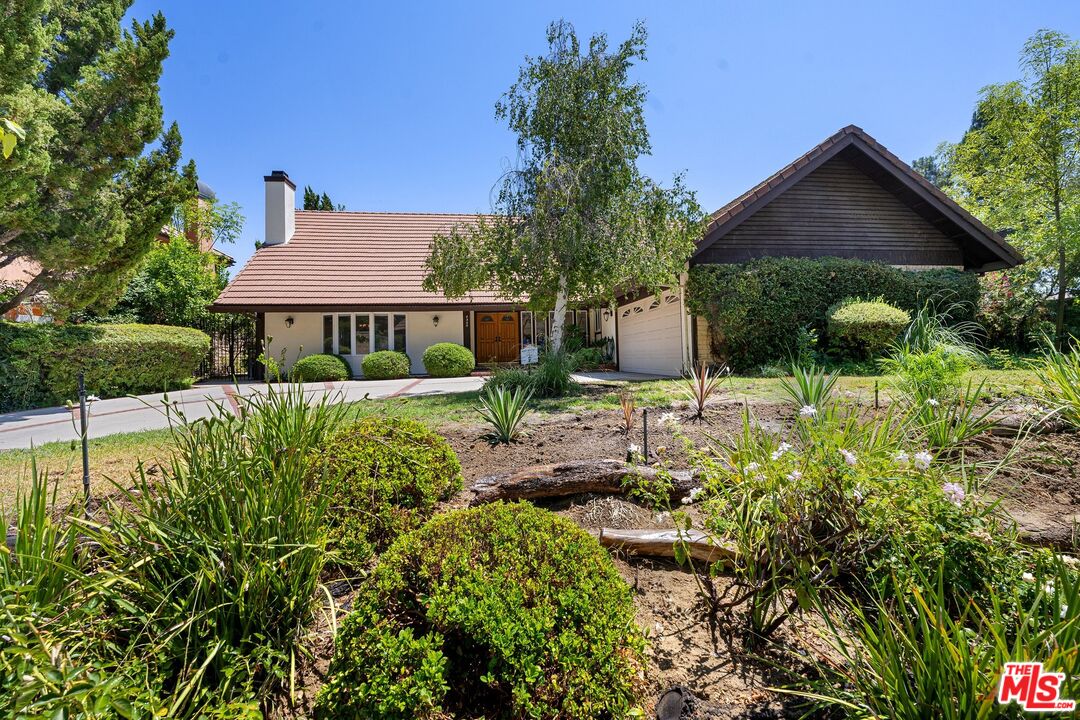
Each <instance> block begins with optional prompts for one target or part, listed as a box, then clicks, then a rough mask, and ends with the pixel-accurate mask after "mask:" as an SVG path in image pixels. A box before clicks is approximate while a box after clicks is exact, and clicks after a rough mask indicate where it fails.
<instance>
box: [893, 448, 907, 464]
mask: <svg viewBox="0 0 1080 720" xmlns="http://www.w3.org/2000/svg"><path fill="white" fill-rule="evenodd" d="M910 459H911V458H910V457H909V456H908V454H907V453H906V452H904V451H903V450H901V451H899V452H898V453H896V454H895V455H893V460H895V461H896V464H897V465H907V464H908V461H909V460H910Z"/></svg>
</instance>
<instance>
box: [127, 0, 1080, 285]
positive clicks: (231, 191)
mask: <svg viewBox="0 0 1080 720" xmlns="http://www.w3.org/2000/svg"><path fill="white" fill-rule="evenodd" d="M159 9H160V10H161V11H163V12H164V13H165V16H166V19H167V20H168V22H169V25H170V27H172V28H173V29H174V30H175V31H176V38H175V40H174V41H173V44H172V55H171V57H170V58H169V59H168V60H167V61H166V65H165V73H164V77H163V78H162V83H161V91H162V100H163V103H164V106H165V115H166V119H167V121H172V120H176V121H178V122H179V123H180V128H181V132H182V134H183V137H184V151H185V154H186V155H187V156H188V157H191V158H194V159H195V160H196V162H197V164H198V166H199V173H200V177H201V178H202V179H203V180H205V181H206V182H208V183H209V184H210V185H211V186H212V187H213V188H214V189H215V190H216V191H217V193H218V195H219V197H221V198H222V199H223V200H230V201H231V200H235V201H237V202H239V203H240V204H241V205H242V207H243V210H244V213H245V215H246V216H247V218H248V222H247V225H246V227H245V229H244V234H243V238H242V239H241V240H240V241H239V242H238V243H237V244H236V245H235V246H232V247H223V248H222V249H223V250H224V251H225V252H228V253H230V254H231V255H233V256H234V257H236V259H237V260H238V261H239V263H238V265H237V267H239V266H240V265H241V264H242V263H243V262H244V261H245V260H247V258H248V257H250V255H251V253H252V251H253V247H254V243H255V241H256V240H260V239H261V238H262V235H263V207H262V204H263V199H262V198H263V185H262V177H263V175H265V174H267V173H269V171H270V170H273V169H283V170H286V171H287V172H288V173H289V175H290V176H291V177H292V178H293V180H295V182H296V183H297V185H298V186H300V188H302V187H303V186H304V185H306V184H310V185H312V186H313V187H314V188H316V189H317V190H319V191H320V192H322V191H326V192H328V193H329V194H330V195H331V196H332V197H333V199H334V201H335V202H339V203H344V204H345V206H346V208H347V209H350V210H382V211H421V212H475V211H487V210H488V209H490V195H491V188H492V184H493V183H494V181H495V180H496V178H497V177H498V175H499V173H500V170H501V168H502V167H503V165H504V164H505V163H506V162H507V161H508V160H509V159H511V158H513V156H514V154H515V147H514V138H513V136H512V135H510V133H509V132H508V131H507V130H506V129H505V128H504V127H503V126H502V125H501V124H499V123H498V122H496V120H495V118H494V104H495V102H496V100H498V98H499V97H500V95H501V94H502V93H503V92H505V91H506V89H507V88H509V86H510V85H511V84H512V83H513V81H514V79H515V78H516V76H517V71H518V67H519V65H520V64H521V62H522V60H523V59H524V57H525V55H527V54H529V55H537V54H541V53H543V52H544V50H545V47H546V43H545V28H546V26H547V24H548V23H549V22H550V21H551V20H553V19H557V18H565V19H567V20H569V21H570V22H572V23H573V24H574V25H575V27H576V28H577V31H578V35H579V36H580V37H582V38H585V37H587V36H588V35H590V34H592V33H595V32H606V33H607V34H608V35H609V37H610V39H611V40H612V42H613V43H614V42H619V41H621V40H623V39H624V38H625V37H626V36H627V35H628V33H629V30H630V27H631V26H632V24H633V22H634V21H635V20H637V19H641V20H644V21H645V22H646V25H647V27H648V31H649V43H648V60H647V62H645V63H644V64H642V65H640V66H639V67H638V68H637V70H636V71H635V77H636V78H637V79H639V80H640V81H642V82H644V83H645V84H646V85H647V87H648V89H649V99H648V105H647V108H646V120H647V122H648V126H649V130H650V133H651V135H652V144H653V154H652V156H651V157H647V158H644V159H643V160H642V162H641V166H642V168H643V169H644V170H645V172H647V173H648V174H649V175H650V176H652V177H653V178H654V179H657V180H660V181H662V182H666V181H668V180H669V179H670V178H671V177H672V175H673V174H674V173H677V172H681V171H685V172H686V178H687V183H688V185H689V186H690V187H691V188H694V189H695V190H696V191H697V192H698V199H699V200H700V202H701V204H702V206H703V207H704V208H705V209H706V210H708V211H711V210H714V209H716V208H717V207H719V206H721V205H722V204H724V203H725V202H727V201H728V200H730V199H731V198H732V197H734V196H736V195H738V194H739V193H741V192H742V191H744V190H746V189H747V188H748V187H750V186H752V185H753V184H755V183H756V182H758V181H759V180H761V179H762V178H764V177H766V176H767V175H769V174H770V173H772V172H773V171H775V170H777V169H778V168H780V167H782V166H783V165H784V164H786V163H787V162H789V161H790V160H792V159H794V158H795V157H796V156H798V155H799V154H801V153H803V152H805V151H806V150H807V149H808V148H810V147H811V146H813V145H814V144H816V143H818V142H819V141H821V140H822V139H824V138H825V137H827V136H828V135H830V134H831V133H833V132H835V131H836V130H838V129H839V128H841V127H843V126H844V125H847V124H851V123H854V124H857V125H859V126H861V127H862V128H863V129H865V130H866V131H867V132H869V133H870V134H871V135H873V136H875V137H876V138H877V139H878V140H879V141H881V142H882V143H883V144H885V145H886V146H887V147H888V148H889V149H891V150H892V151H893V152H895V153H896V154H897V155H899V156H900V157H901V158H903V159H905V160H908V161H910V160H911V159H913V158H914V157H917V156H919V155H924V154H927V153H929V152H931V151H932V150H933V149H934V147H935V146H936V145H937V143H938V142H940V141H942V140H955V139H957V138H958V137H959V135H960V134H961V133H962V132H963V131H964V129H965V128H966V127H967V124H968V121H969V119H970V116H971V110H972V107H973V105H974V102H975V99H976V96H977V93H978V91H979V88H981V87H983V86H984V85H986V84H988V83H993V82H1001V81H1006V80H1010V79H1014V78H1015V77H1017V75H1018V71H1017V58H1018V54H1019V51H1020V48H1021V46H1022V44H1023V42H1024V40H1025V39H1026V38H1027V37H1028V36H1029V35H1030V34H1031V33H1033V32H1034V31H1035V30H1037V29H1039V28H1042V27H1051V28H1054V29H1057V30H1060V31H1063V32H1066V33H1068V34H1070V35H1072V36H1073V37H1077V38H1080V2H1075V1H1066V0H1058V1H1057V2H1050V1H1038V0H1024V1H1023V2H1018V1H1017V0H1011V1H998V0H983V1H981V2H966V1H965V2H958V1H954V0H936V1H935V2H922V1H912V0H903V1H895V2H882V1H879V0H862V1H858V0H848V2H815V1H813V0H804V1H802V2H795V1H792V2H780V1H777V0H773V1H771V2H760V1H759V2H745V1H742V2H727V1H724V2H677V1H675V0H672V1H670V2H653V3H643V2H626V1H623V2H587V3H586V2H548V3H524V2H506V1H505V0H504V1H503V2H470V3H450V2H440V3H420V2H397V3H387V2H381V3H368V2H331V1H327V0H309V1H308V2H295V1H293V2H277V1H276V0H275V1H270V0H267V1H265V2H262V1H260V2H229V1H228V0H225V1H222V0H219V1H218V2H204V1H199V2H193V1H192V0H186V1H184V2H180V1H177V2H166V1H165V0H136V2H135V4H134V6H133V8H132V11H131V15H132V16H133V17H138V18H146V17H148V16H149V15H150V14H151V13H153V12H154V11H155V10H159Z"/></svg>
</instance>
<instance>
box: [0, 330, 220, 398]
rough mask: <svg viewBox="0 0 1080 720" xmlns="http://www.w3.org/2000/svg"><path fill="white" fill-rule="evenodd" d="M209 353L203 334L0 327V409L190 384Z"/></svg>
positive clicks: (168, 331)
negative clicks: (81, 383) (82, 388)
mask: <svg viewBox="0 0 1080 720" xmlns="http://www.w3.org/2000/svg"><path fill="white" fill-rule="evenodd" d="M209 351H210V338H209V336H207V335H206V333H203V332H200V331H198V330H193V329H191V328H181V327H171V326H167V325H51V324H50V325H31V324H26V323H8V322H0V357H2V358H4V362H3V363H0V410H16V409H24V408H30V407H41V406H46V405H59V404H62V403H64V402H66V401H67V400H73V399H74V398H75V397H76V395H77V385H78V375H79V371H80V370H81V371H83V372H84V373H85V378H86V391H87V392H88V393H91V394H94V395H98V396H99V397H103V398H107V397H118V396H123V395H128V394H138V393H146V392H161V391H163V390H175V389H177V388H186V387H189V386H190V385H191V382H192V379H193V375H194V374H195V371H196V370H197V369H198V367H199V363H200V362H202V360H203V358H205V357H206V354H207V353H208V352H209Z"/></svg>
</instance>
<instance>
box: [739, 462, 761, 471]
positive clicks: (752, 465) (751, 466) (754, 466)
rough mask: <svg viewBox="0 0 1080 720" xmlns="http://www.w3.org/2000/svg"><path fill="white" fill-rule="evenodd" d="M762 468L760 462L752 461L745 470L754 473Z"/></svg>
mask: <svg viewBox="0 0 1080 720" xmlns="http://www.w3.org/2000/svg"><path fill="white" fill-rule="evenodd" d="M760 468H761V465H760V464H758V463H756V462H752V463H750V464H749V465H747V466H746V468H745V469H744V470H743V472H748V473H752V472H755V471H756V470H758V469H760Z"/></svg>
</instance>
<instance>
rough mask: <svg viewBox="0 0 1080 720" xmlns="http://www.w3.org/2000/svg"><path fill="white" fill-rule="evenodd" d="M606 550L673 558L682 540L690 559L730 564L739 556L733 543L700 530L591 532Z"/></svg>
mask: <svg viewBox="0 0 1080 720" xmlns="http://www.w3.org/2000/svg"><path fill="white" fill-rule="evenodd" d="M589 532H590V533H591V534H592V535H593V536H594V537H596V538H597V539H598V540H599V541H600V544H601V545H603V546H604V547H609V548H615V549H618V550H625V551H627V552H629V553H631V554H633V555H644V556H647V557H661V558H674V557H675V543H676V542H678V541H679V540H680V538H681V539H682V542H684V543H685V545H686V550H687V551H688V552H689V554H690V557H692V558H693V559H695V560H700V561H702V562H707V563H715V562H728V563H730V562H731V561H733V560H734V559H735V557H736V550H735V548H734V547H733V546H732V545H731V544H730V543H726V542H724V541H722V540H718V539H717V538H715V537H713V536H712V535H709V534H707V533H703V532H701V531H700V530H674V529H672V530H619V529H616V528H600V529H599V530H595V529H593V530H589Z"/></svg>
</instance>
